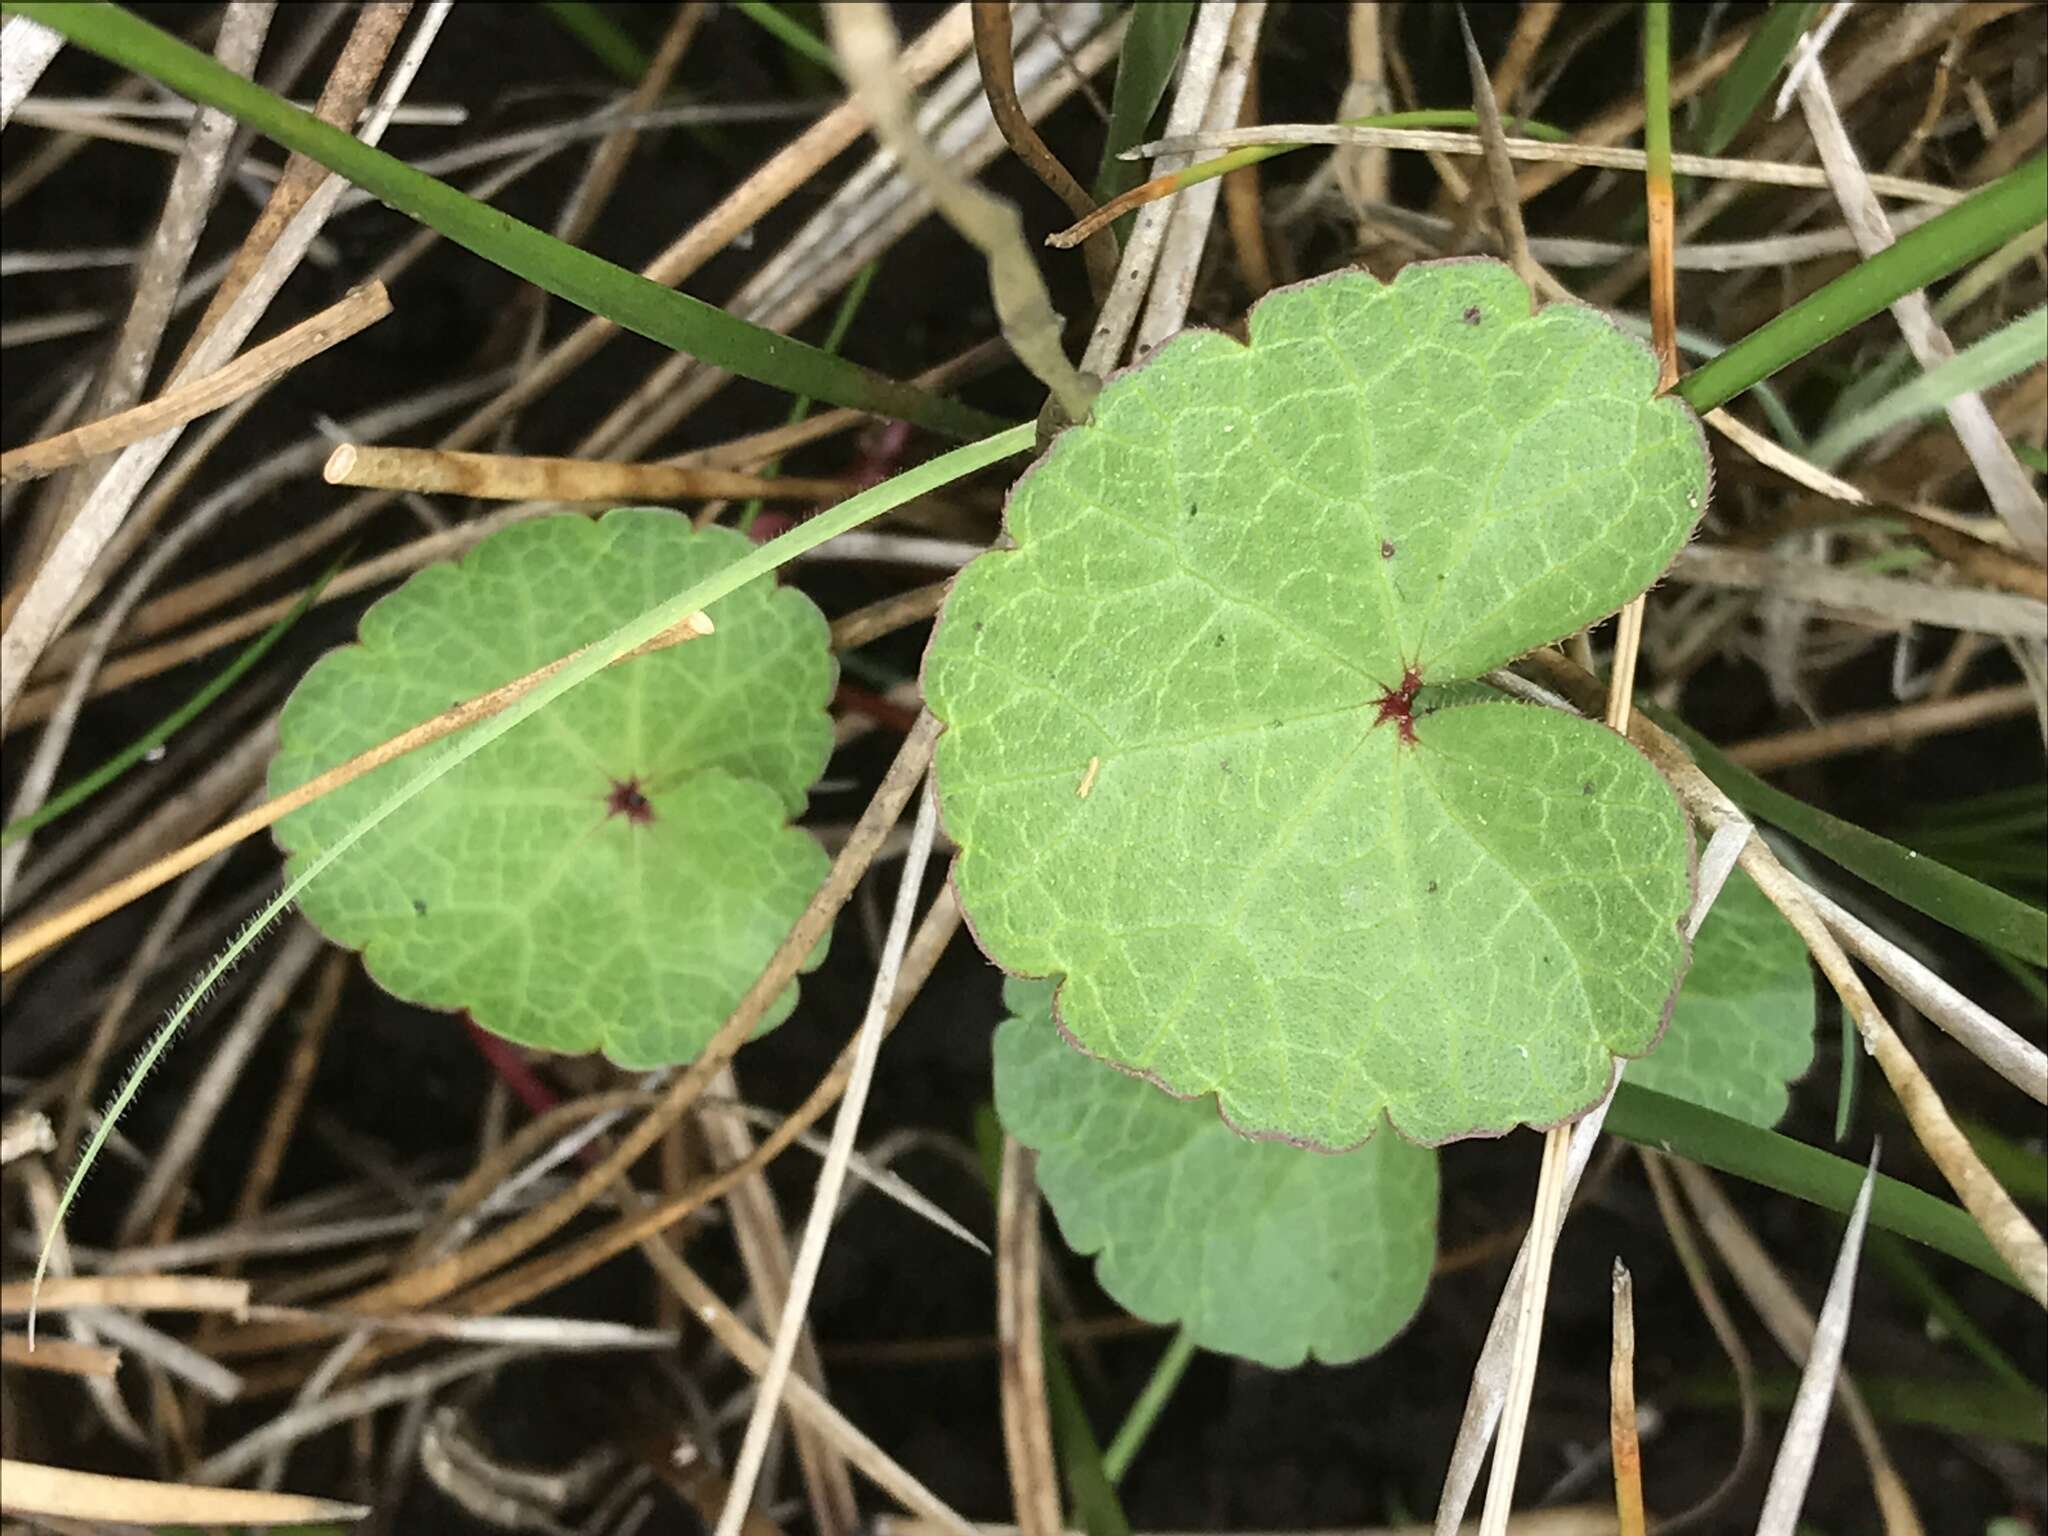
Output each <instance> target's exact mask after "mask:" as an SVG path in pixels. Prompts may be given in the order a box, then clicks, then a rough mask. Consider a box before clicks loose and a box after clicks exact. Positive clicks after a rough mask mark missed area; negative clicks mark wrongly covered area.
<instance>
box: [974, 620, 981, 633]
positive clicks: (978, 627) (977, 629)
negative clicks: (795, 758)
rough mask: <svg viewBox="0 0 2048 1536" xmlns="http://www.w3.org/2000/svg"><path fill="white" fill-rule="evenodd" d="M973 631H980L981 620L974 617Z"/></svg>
mask: <svg viewBox="0 0 2048 1536" xmlns="http://www.w3.org/2000/svg"><path fill="white" fill-rule="evenodd" d="M974 632H975V633H976V634H977V635H978V634H980V633H981V620H979V619H976V620H975V621H974Z"/></svg>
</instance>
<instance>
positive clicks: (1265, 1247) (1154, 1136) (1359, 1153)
mask: <svg viewBox="0 0 2048 1536" xmlns="http://www.w3.org/2000/svg"><path fill="white" fill-rule="evenodd" d="M1003 996H1004V1000H1005V1001H1006V1002H1007V1003H1008V1005H1009V1007H1010V1009H1011V1011H1012V1013H1013V1014H1015V1015H1016V1016H1015V1017H1013V1018H1011V1019H1009V1020H1007V1021H1006V1022H1005V1023H1004V1024H1003V1025H1002V1027H1001V1028H1000V1029H999V1030H998V1031H997V1032H996V1043H995V1089H996V1108H997V1112H998V1113H999V1114H1000V1115H1001V1116H1002V1121H1003V1125H1004V1127H1005V1128H1006V1129H1007V1130H1008V1131H1009V1132H1010V1134H1011V1135H1013V1136H1015V1137H1016V1138H1017V1139H1018V1140H1019V1141H1021V1142H1023V1143H1024V1144H1025V1145H1026V1146H1029V1147H1033V1148H1035V1149H1036V1150H1037V1151H1038V1154H1039V1162H1038V1181H1039V1186H1040V1188H1041V1189H1043V1190H1044V1192H1045V1197H1046V1199H1047V1201H1048V1202H1050V1204H1051V1205H1052V1208H1053V1214H1054V1215H1055V1216H1057V1217H1058V1219H1059V1224H1060V1231H1061V1232H1062V1234H1063V1235H1064V1236H1065V1237H1066V1240H1067V1244H1068V1246H1069V1247H1071V1248H1073V1249H1074V1250H1075V1251H1076V1252H1077V1253H1092V1254H1098V1255H1099V1258H1098V1260H1097V1265H1096V1273H1097V1278H1098V1279H1099V1280H1100V1281H1101V1283H1102V1287H1103V1289H1104V1290H1106V1291H1107V1292H1108V1293H1109V1294H1110V1295H1111V1296H1112V1297H1114V1298H1115V1299H1116V1300H1117V1302H1118V1303H1119V1304H1120V1305H1122V1306H1124V1307H1125V1308H1127V1309H1129V1310H1130V1311H1131V1312H1132V1313H1133V1314H1135V1315H1136V1316H1139V1317H1143V1318H1147V1319H1150V1320H1151V1321H1153V1322H1161V1323H1178V1324H1180V1325H1182V1326H1184V1327H1186V1328H1187V1329H1188V1330H1189V1332H1190V1334H1191V1335H1192V1336H1193V1338H1194V1340H1195V1342H1196V1343H1198V1344H1200V1345H1201V1346H1202V1347H1203V1348H1205V1349H1211V1350H1217V1351H1219V1352H1222V1353H1225V1354H1233V1355H1241V1356H1243V1357H1244V1358H1246V1359H1248V1360H1255V1361H1257V1362H1259V1363H1260V1364H1261V1365H1268V1366H1275V1367H1287V1366H1295V1365H1299V1364H1301V1363H1302V1361H1303V1360H1304V1359H1306V1358H1308V1357H1310V1356H1313V1357H1314V1358H1315V1359H1317V1360H1321V1361H1323V1362H1325V1363H1328V1364H1342V1363H1344V1362H1346V1361H1351V1360H1358V1359H1361V1358H1363V1357H1364V1356H1366V1355H1370V1354H1372V1353H1373V1352H1374V1351H1375V1350H1378V1349H1380V1348H1382V1347H1383V1346H1384V1345H1385V1344H1386V1343H1387V1342H1388V1340H1390V1339H1392V1338H1393V1337H1394V1335H1396V1334H1397V1333H1399V1332H1400V1331H1401V1329H1402V1328H1403V1327H1404V1326H1406V1324H1407V1322H1408V1320H1409V1319H1410V1318H1411V1317H1413V1316H1414V1315H1415V1310H1416V1308H1417V1307H1419V1306H1420V1305H1421V1303H1422V1296H1423V1292H1424V1291H1425V1290H1426V1289H1427V1287H1428V1285H1429V1275H1430V1268H1431V1266H1432V1265H1433V1264H1434V1262H1435V1259H1436V1205H1437V1170H1436V1159H1437V1154H1436V1153H1435V1152H1434V1151H1432V1150H1430V1149H1429V1148H1427V1147H1418V1146H1416V1145H1415V1144H1413V1143H1412V1142H1408V1141H1404V1140H1402V1139H1401V1138H1400V1137H1398V1136H1376V1137H1374V1138H1373V1139H1372V1140H1371V1141H1369V1142H1367V1143H1366V1144H1365V1145H1364V1146H1362V1147H1359V1148H1357V1149H1355V1150H1353V1151H1350V1152H1345V1153H1341V1154H1337V1155H1331V1154H1329V1153H1324V1152H1316V1151H1311V1150H1309V1149H1306V1148H1302V1147H1292V1146H1287V1145H1284V1144H1281V1143H1277V1142H1255V1141H1247V1140H1245V1139H1244V1138H1243V1137H1241V1136H1238V1135H1236V1134H1235V1133H1233V1132H1232V1131H1231V1129H1230V1127H1229V1126H1227V1125H1225V1124H1224V1123H1223V1121H1222V1120H1221V1119H1220V1118H1219V1117H1218V1116H1217V1114H1216V1106H1215V1105H1214V1104H1213V1103H1211V1102H1209V1101H1208V1100H1206V1099H1202V1100H1193V1101H1190V1100H1183V1099H1175V1098H1172V1097H1170V1096H1168V1095H1167V1094H1164V1093H1161V1092H1159V1091H1158V1090H1157V1089H1156V1088H1154V1087H1152V1086H1151V1085H1150V1084H1148V1083H1145V1082H1143V1081H1141V1080H1139V1079H1138V1078H1135V1077H1132V1076H1129V1075H1128V1074H1126V1073H1123V1072H1119V1071H1117V1070H1115V1069H1114V1068H1112V1067H1109V1066H1106V1065H1104V1064H1103V1063H1101V1062H1097V1061H1091V1060H1089V1059H1088V1058H1087V1057H1086V1056H1084V1055H1082V1054H1081V1053H1080V1052H1079V1051H1076V1050H1074V1049H1073V1048H1072V1047H1071V1046H1069V1045H1068V1044H1067V1042H1066V1041H1065V1040H1063V1039H1062V1038H1061V1037H1060V1033H1059V1030H1058V1029H1057V1028H1056V1027H1055V1026H1054V1024H1053V1019H1052V988H1051V986H1050V984H1048V983H1045V982H1020V981H1016V980H1012V981H1011V982H1010V983H1009V984H1008V985H1006V986H1005V988H1004V990H1003Z"/></svg>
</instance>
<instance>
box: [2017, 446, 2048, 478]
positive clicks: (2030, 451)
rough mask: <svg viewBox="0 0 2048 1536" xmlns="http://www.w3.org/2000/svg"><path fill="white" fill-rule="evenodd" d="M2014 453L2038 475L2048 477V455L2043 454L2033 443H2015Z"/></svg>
mask: <svg viewBox="0 0 2048 1536" xmlns="http://www.w3.org/2000/svg"><path fill="white" fill-rule="evenodd" d="M2012 451H2013V452H2014V453H2015V454H2017V455H2018V456H2019V461H2020V462H2021V463H2022V464H2024V465H2026V466H2027V468H2029V469H2031V470H2032V471H2033V472H2034V473H2035V474H2037V475H2048V453H2043V452H2042V451H2041V450H2040V449H2039V448H2036V447H2035V446H2034V445H2033V444H2032V443H2014V444H2013V445H2012Z"/></svg>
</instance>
